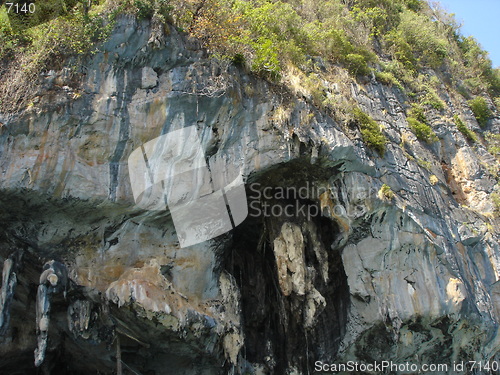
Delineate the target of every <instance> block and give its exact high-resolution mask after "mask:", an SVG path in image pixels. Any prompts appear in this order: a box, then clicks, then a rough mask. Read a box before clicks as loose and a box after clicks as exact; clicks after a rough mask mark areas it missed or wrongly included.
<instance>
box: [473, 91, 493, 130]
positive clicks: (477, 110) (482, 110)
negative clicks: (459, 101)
mask: <svg viewBox="0 0 500 375" xmlns="http://www.w3.org/2000/svg"><path fill="white" fill-rule="evenodd" d="M468 103H469V106H470V108H471V109H472V112H473V113H474V117H475V118H476V120H477V122H478V123H479V126H480V127H482V128H484V127H485V126H486V124H487V123H488V119H489V118H490V117H491V110H490V108H489V107H488V103H486V100H485V99H484V98H483V97H482V96H477V97H475V98H474V99H472V100H469V101H468Z"/></svg>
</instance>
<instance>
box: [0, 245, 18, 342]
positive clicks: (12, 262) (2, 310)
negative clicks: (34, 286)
mask: <svg viewBox="0 0 500 375" xmlns="http://www.w3.org/2000/svg"><path fill="white" fill-rule="evenodd" d="M21 257H22V251H16V252H14V253H13V254H11V255H10V256H9V257H8V258H7V259H5V261H4V262H3V270H2V288H1V290H0V336H2V335H4V334H5V332H6V331H7V328H8V327H9V320H10V304H11V303H12V298H13V297H14V291H15V289H16V285H17V270H18V269H19V266H20V263H21Z"/></svg>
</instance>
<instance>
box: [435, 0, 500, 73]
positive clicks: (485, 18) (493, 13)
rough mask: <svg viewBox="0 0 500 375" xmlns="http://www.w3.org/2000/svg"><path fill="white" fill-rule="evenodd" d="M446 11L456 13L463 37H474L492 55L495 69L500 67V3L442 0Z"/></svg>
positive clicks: (495, 1) (494, 0) (485, 0)
mask: <svg viewBox="0 0 500 375" xmlns="http://www.w3.org/2000/svg"><path fill="white" fill-rule="evenodd" d="M439 2H440V3H441V5H442V6H443V8H444V9H446V10H447V11H448V12H449V13H455V18H456V19H457V20H458V21H459V23H461V24H462V29H461V31H462V34H463V35H466V36H468V35H473V36H474V37H475V38H476V39H477V40H478V42H479V43H480V44H481V46H482V47H483V49H484V50H486V51H488V52H489V54H490V59H491V60H492V61H493V67H500V1H499V0H475V1H474V0H440V1H439Z"/></svg>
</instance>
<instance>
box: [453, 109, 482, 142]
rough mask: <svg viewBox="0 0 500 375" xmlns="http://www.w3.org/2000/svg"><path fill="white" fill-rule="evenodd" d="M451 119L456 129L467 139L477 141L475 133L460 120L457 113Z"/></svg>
mask: <svg viewBox="0 0 500 375" xmlns="http://www.w3.org/2000/svg"><path fill="white" fill-rule="evenodd" d="M453 121H454V122H455V125H456V126H457V129H458V130H459V131H460V132H461V133H462V134H463V135H464V137H465V138H467V139H468V140H469V141H472V142H477V137H476V134H474V132H473V131H472V130H470V129H469V128H468V127H467V126H466V125H465V124H464V122H463V121H462V119H461V118H460V117H459V116H458V115H454V116H453Z"/></svg>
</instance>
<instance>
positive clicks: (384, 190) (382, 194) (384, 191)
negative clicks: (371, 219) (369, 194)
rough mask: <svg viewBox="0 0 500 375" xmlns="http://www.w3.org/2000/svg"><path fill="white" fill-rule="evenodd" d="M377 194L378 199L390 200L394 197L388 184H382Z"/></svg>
mask: <svg viewBox="0 0 500 375" xmlns="http://www.w3.org/2000/svg"><path fill="white" fill-rule="evenodd" d="M378 196H379V198H380V199H385V200H392V199H393V198H394V192H393V191H392V189H391V187H390V186H389V185H387V184H383V185H382V187H381V188H380V190H379V191H378Z"/></svg>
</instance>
